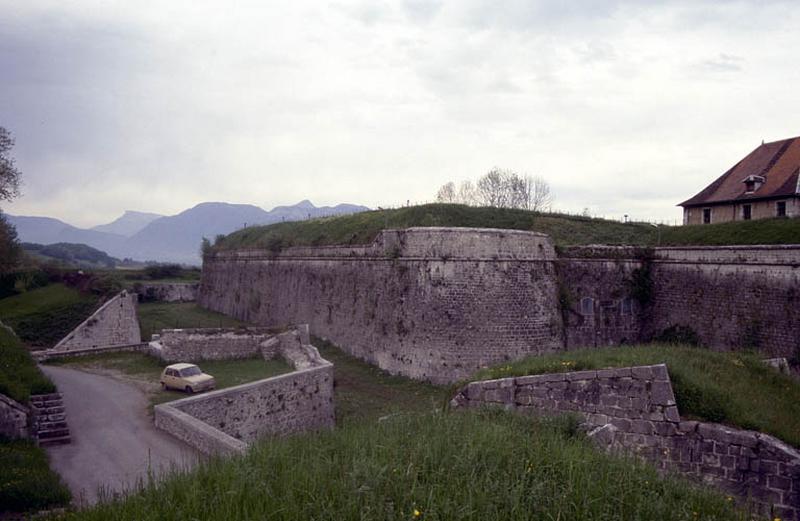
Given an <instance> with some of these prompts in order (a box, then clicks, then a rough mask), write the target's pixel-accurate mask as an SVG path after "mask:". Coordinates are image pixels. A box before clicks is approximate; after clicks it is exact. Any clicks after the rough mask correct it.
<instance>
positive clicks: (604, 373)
mask: <svg viewBox="0 0 800 521" xmlns="http://www.w3.org/2000/svg"><path fill="white" fill-rule="evenodd" d="M451 405H452V406H453V407H456V408H458V407H478V406H486V405H489V406H500V407H504V408H506V409H514V410H518V411H521V412H524V413H529V414H541V413H545V414H548V413H566V412H573V413H578V414H581V415H582V416H583V417H584V419H585V421H586V423H587V428H588V430H589V436H590V437H591V438H592V439H594V440H595V441H596V442H597V443H598V444H600V445H601V446H603V447H605V448H606V449H608V450H625V451H627V452H629V453H633V454H636V455H638V456H640V457H642V458H644V459H647V460H649V461H650V462H652V463H654V464H655V465H656V466H657V467H658V468H660V469H662V470H665V471H671V472H677V473H681V474H684V475H687V476H689V477H691V478H694V479H697V480H700V481H703V482H705V483H710V484H713V485H715V486H717V487H719V488H721V489H722V490H724V491H726V492H728V493H730V494H732V495H736V496H737V497H739V498H741V499H743V500H745V499H750V500H752V501H753V502H754V503H755V504H756V506H757V508H758V509H759V510H760V511H761V512H762V513H765V514H771V515H773V516H778V517H781V518H782V519H800V451H798V450H797V449H795V448H793V447H790V446H789V445H787V444H785V443H783V442H781V441H780V440H778V439H776V438H774V437H772V436H769V435H766V434H761V433H758V432H752V431H744V430H739V429H734V428H730V427H726V426H722V425H717V424H710V423H702V422H696V421H681V418H680V415H679V413H678V408H677V406H676V404H675V396H674V393H673V390H672V384H671V382H670V380H669V375H668V373H667V367H666V366H665V365H663V364H662V365H655V366H643V367H628V368H621V369H603V370H597V371H577V372H571V373H557V374H544V375H535V376H522V377H516V378H503V379H498V380H486V381H480V382H472V383H470V384H468V385H467V386H465V387H464V388H462V389H461V390H460V391H459V392H458V393H457V394H456V396H455V398H454V399H453V400H452V402H451Z"/></svg>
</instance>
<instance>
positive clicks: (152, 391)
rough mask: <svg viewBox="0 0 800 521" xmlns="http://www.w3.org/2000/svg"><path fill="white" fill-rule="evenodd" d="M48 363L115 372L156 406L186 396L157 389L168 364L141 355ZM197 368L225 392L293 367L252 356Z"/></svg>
mask: <svg viewBox="0 0 800 521" xmlns="http://www.w3.org/2000/svg"><path fill="white" fill-rule="evenodd" d="M48 363H52V364H55V365H62V366H67V367H74V368H77V369H84V370H87V371H90V372H97V371H98V370H100V371H101V372H102V371H108V370H111V371H115V372H118V373H121V374H123V375H125V376H128V377H130V378H131V379H133V380H135V381H138V382H141V383H142V384H143V385H144V386H146V388H148V391H149V392H148V394H149V396H150V401H151V403H152V404H154V405H155V404H159V403H164V402H169V401H172V400H178V399H180V398H186V396H187V395H186V393H183V392H180V391H174V390H168V391H164V390H162V389H161V388H160V387H159V386H158V383H159V378H160V376H161V371H162V370H163V369H164V367H166V366H167V365H169V364H168V363H166V362H162V361H161V360H158V359H156V358H154V357H152V356H149V355H146V354H144V353H103V354H98V355H91V356H82V357H77V358H62V359H56V360H52V361H50V362H48ZM198 365H199V366H200V368H201V369H202V370H203V372H206V373H208V374H210V375H212V376H213V377H214V378H215V379H216V381H217V389H225V388H226V387H233V386H234V385H239V384H243V383H247V382H253V381H256V380H261V379H263V378H268V377H270V376H276V375H279V374H283V373H288V372H289V371H291V370H292V368H291V367H290V366H289V365H288V364H287V363H286V362H284V361H283V360H280V359H276V360H269V361H265V360H264V359H263V358H261V357H260V356H259V357H254V358H247V359H242V360H217V361H205V362H198Z"/></svg>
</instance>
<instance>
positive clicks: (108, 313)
mask: <svg viewBox="0 0 800 521" xmlns="http://www.w3.org/2000/svg"><path fill="white" fill-rule="evenodd" d="M140 342H141V336H140V333H139V319H138V317H137V315H136V294H134V293H128V292H127V291H122V292H121V293H120V294H119V295H117V296H115V297H114V298H112V299H110V300H109V301H108V302H106V303H105V304H103V305H102V306H101V307H100V309H98V310H97V311H95V312H94V313H93V314H92V316H90V317H89V318H87V319H86V320H84V321H83V322H82V323H81V324H80V325H79V326H78V327H76V328H75V329H74V330H72V332H70V333H69V334H68V335H67V336H66V337H64V338H63V339H62V340H61V341H60V342H59V343H58V344H56V345H55V347H54V348H53V350H54V351H71V350H75V349H91V348H94V347H111V346H123V345H132V344H139V343H140Z"/></svg>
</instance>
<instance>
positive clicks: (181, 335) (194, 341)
mask: <svg viewBox="0 0 800 521" xmlns="http://www.w3.org/2000/svg"><path fill="white" fill-rule="evenodd" d="M274 337H275V333H274V331H273V330H271V329H268V328H257V327H247V328H199V329H164V330H162V331H161V333H160V334H159V337H158V339H157V340H155V341H153V342H151V343H150V345H151V352H152V353H153V354H154V355H155V356H157V357H159V358H161V359H162V360H164V361H165V362H199V361H202V360H232V359H237V358H248V357H252V356H257V355H258V354H259V353H261V354H262V355H264V357H265V358H268V359H269V358H274V357H275V356H276V355H277V345H278V344H279V343H280V342H279V341H278V344H275V346H274V348H273V349H272V350H271V349H269V347H270V346H272V344H270V345H269V346H264V345H262V344H264V342H266V341H268V340H270V339H272V338H274Z"/></svg>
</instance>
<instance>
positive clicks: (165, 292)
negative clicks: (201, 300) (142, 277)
mask: <svg viewBox="0 0 800 521" xmlns="http://www.w3.org/2000/svg"><path fill="white" fill-rule="evenodd" d="M199 289H200V283H199V282H163V283H137V284H135V285H134V287H133V291H134V292H135V293H137V294H138V295H139V301H140V302H194V301H195V300H197V291H198V290H199Z"/></svg>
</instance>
